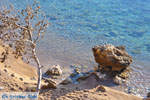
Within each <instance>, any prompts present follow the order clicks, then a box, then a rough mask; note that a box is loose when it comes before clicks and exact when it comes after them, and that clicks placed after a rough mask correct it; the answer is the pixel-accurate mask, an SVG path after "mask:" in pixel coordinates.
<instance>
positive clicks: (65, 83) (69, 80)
mask: <svg viewBox="0 0 150 100" xmlns="http://www.w3.org/2000/svg"><path fill="white" fill-rule="evenodd" d="M70 83H72V80H71V79H70V78H67V79H65V80H64V81H62V82H61V83H60V84H63V85H67V84H70Z"/></svg>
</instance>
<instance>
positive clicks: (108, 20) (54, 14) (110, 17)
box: [0, 0, 150, 96]
mask: <svg viewBox="0 0 150 100" xmlns="http://www.w3.org/2000/svg"><path fill="white" fill-rule="evenodd" d="M2 1H3V0H2ZM2 1H1V2H0V4H1V5H4V4H6V2H5V1H3V2H2ZM7 1H9V2H12V3H13V4H14V5H15V7H17V8H19V7H23V6H24V4H28V3H31V2H32V1H31V0H13V1H12V0H7ZM23 2H24V4H23ZM39 2H40V5H41V8H42V10H43V11H44V12H45V14H46V16H47V19H49V21H50V22H51V26H50V27H49V28H48V31H47V33H46V35H45V37H44V38H43V40H42V41H41V42H40V43H39V47H38V48H37V49H38V52H39V56H40V60H41V61H42V64H43V65H45V66H49V65H53V64H60V65H61V66H63V67H68V68H70V67H69V66H70V65H71V64H77V65H82V66H83V65H87V66H89V67H88V69H86V70H89V69H92V66H94V65H95V64H96V63H95V61H94V58H93V55H92V50H91V48H92V47H93V46H94V45H100V44H107V43H109V44H114V45H125V46H126V48H127V51H128V53H129V54H130V55H132V57H133V58H134V63H133V64H132V65H131V67H132V69H133V72H132V73H131V78H130V80H131V81H130V84H129V86H131V87H135V88H136V90H137V93H138V94H141V95H142V96H145V93H146V92H147V91H150V78H149V76H150V72H149V71H150V66H149V65H150V62H149V61H150V2H149V0H70V1H69V0H39ZM83 70H85V68H84V69H83Z"/></svg>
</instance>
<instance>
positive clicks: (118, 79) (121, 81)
mask: <svg viewBox="0 0 150 100" xmlns="http://www.w3.org/2000/svg"><path fill="white" fill-rule="evenodd" d="M113 82H114V83H115V84H117V85H121V84H123V80H122V78H121V77H119V76H116V77H115V78H114V79H113Z"/></svg>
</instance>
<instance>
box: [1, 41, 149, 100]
mask: <svg viewBox="0 0 150 100" xmlns="http://www.w3.org/2000/svg"><path fill="white" fill-rule="evenodd" d="M0 54H1V55H0V58H1V62H0V65H1V69H0V80H1V81H0V91H1V92H16V91H17V92H19V91H20V92H27V91H35V87H36V81H37V74H36V69H35V68H33V67H32V66H30V65H29V64H26V63H24V62H23V61H22V59H21V58H17V59H16V58H15V56H14V54H13V50H12V49H11V48H10V47H9V46H7V45H3V43H1V45H0ZM5 54H6V55H5ZM4 55H5V56H4ZM4 58H5V60H4ZM60 68H61V67H60V66H58V65H57V66H53V67H51V70H49V73H48V72H47V73H46V74H47V75H49V74H50V75H51V76H52V75H53V77H51V79H49V78H48V79H45V78H43V80H42V90H41V93H40V96H39V100H77V99H80V100H85V99H87V98H88V99H89V100H102V99H103V98H105V99H106V100H118V99H120V100H126V99H125V98H123V97H124V96H126V97H127V98H128V100H141V99H142V98H140V97H136V96H133V95H131V94H125V93H123V92H121V91H117V90H114V89H112V87H106V86H107V83H108V81H104V80H105V79H103V78H104V77H102V74H99V67H97V69H94V70H91V71H89V72H85V73H83V72H80V71H79V70H78V68H75V69H74V72H73V73H72V74H71V75H70V76H69V77H68V78H66V79H65V80H62V81H61V82H59V83H57V82H55V81H54V80H58V79H59V80H60V78H59V77H60V76H61V75H62V74H64V73H63V70H62V69H60ZM18 69H19V70H18ZM111 78H112V77H109V82H110V79H111ZM52 79H53V80H52ZM118 80H119V81H118ZM111 81H113V82H115V84H120V82H123V80H122V79H120V77H119V79H116V77H115V78H114V79H111ZM104 85H105V86H104ZM44 86H45V87H44ZM147 100H148V99H147Z"/></svg>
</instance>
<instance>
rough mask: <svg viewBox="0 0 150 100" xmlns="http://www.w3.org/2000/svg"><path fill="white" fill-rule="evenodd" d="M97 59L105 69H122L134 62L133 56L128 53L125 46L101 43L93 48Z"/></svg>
mask: <svg viewBox="0 0 150 100" xmlns="http://www.w3.org/2000/svg"><path fill="white" fill-rule="evenodd" d="M92 51H93V54H94V57H95V61H96V62H97V63H98V64H99V65H100V68H102V69H104V70H105V71H107V70H109V71H110V70H111V71H119V72H120V71H122V70H124V69H126V68H127V67H128V66H129V65H130V64H131V63H132V57H131V56H129V55H128V53H127V52H126V50H125V47H124V46H113V45H111V44H107V45H99V46H95V47H94V48H92Z"/></svg>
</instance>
